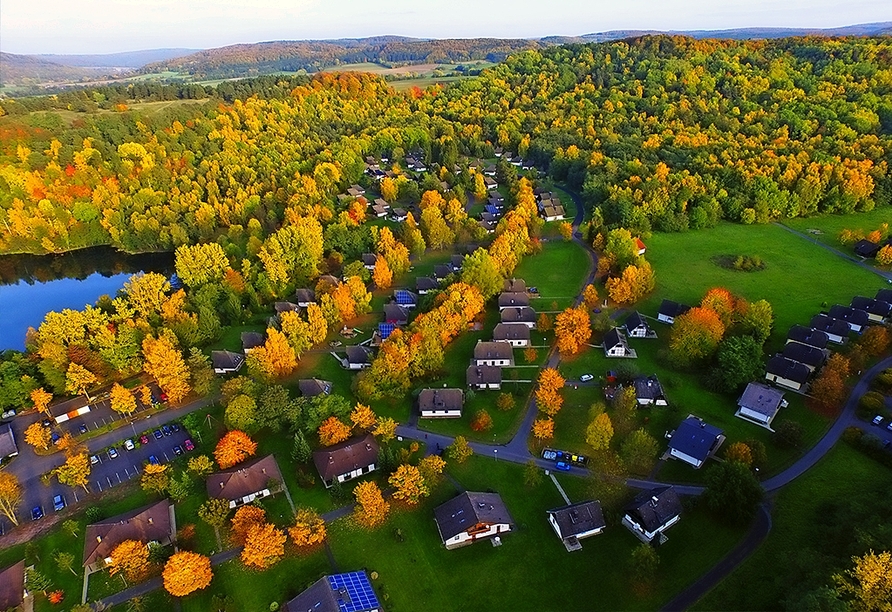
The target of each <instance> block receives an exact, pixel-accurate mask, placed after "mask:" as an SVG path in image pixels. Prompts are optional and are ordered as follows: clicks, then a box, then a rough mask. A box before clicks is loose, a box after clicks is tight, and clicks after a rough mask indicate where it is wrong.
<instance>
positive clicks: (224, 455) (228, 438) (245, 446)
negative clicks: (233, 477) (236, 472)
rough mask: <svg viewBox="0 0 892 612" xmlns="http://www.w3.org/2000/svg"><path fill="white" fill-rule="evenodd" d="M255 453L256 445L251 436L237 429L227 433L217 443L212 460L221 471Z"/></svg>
mask: <svg viewBox="0 0 892 612" xmlns="http://www.w3.org/2000/svg"><path fill="white" fill-rule="evenodd" d="M255 452H257V443H256V442H255V441H254V440H252V439H251V436H249V435H248V434H246V433H245V432H243V431H240V430H238V429H233V430H232V431H230V432H227V433H226V435H225V436H223V437H222V438H220V441H219V442H217V448H215V449H214V459H216V460H217V464H218V465H219V466H220V467H221V468H222V469H224V470H225V469H227V468H231V467H232V466H234V465H236V464H238V463H241V462H242V461H244V460H245V459H247V458H248V457H250V456H252V455H253V454H254V453H255Z"/></svg>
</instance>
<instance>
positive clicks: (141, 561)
mask: <svg viewBox="0 0 892 612" xmlns="http://www.w3.org/2000/svg"><path fill="white" fill-rule="evenodd" d="M109 556H110V557H111V562H110V563H109V568H108V573H109V574H111V575H112V576H114V575H115V574H118V573H121V574H123V575H124V577H125V578H126V579H127V580H129V581H130V582H136V581H138V580H140V579H142V578H143V577H145V575H146V574H147V573H148V572H149V547H148V546H146V545H145V544H143V543H142V542H139V541H137V540H124V541H123V542H121V543H120V544H118V545H117V546H115V548H114V550H112V551H111V555H109Z"/></svg>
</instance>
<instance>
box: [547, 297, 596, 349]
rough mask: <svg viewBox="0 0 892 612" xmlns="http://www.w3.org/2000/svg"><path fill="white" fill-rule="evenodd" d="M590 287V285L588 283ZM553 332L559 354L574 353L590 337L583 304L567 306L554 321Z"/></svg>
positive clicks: (589, 323)
mask: <svg viewBox="0 0 892 612" xmlns="http://www.w3.org/2000/svg"><path fill="white" fill-rule="evenodd" d="M589 287H591V285H589ZM554 333H555V337H556V339H557V347H558V351H560V353H561V355H575V354H576V353H578V352H579V351H581V350H582V347H583V346H585V344H586V342H588V341H589V338H591V337H592V325H591V320H590V319H589V315H588V310H586V308H584V307H583V306H577V307H575V308H567V309H566V310H564V311H563V312H562V313H560V314H558V316H557V317H556V318H555V321H554Z"/></svg>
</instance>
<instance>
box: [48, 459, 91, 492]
mask: <svg viewBox="0 0 892 612" xmlns="http://www.w3.org/2000/svg"><path fill="white" fill-rule="evenodd" d="M66 455H67V456H66V458H65V463H63V464H62V465H60V466H59V467H57V468H56V475H57V476H58V477H59V482H60V483H62V484H64V485H68V486H69V487H83V488H84V491H88V492H89V489H87V484H88V483H89V482H90V458H89V457H88V456H87V453H86V452H85V451H76V450H75V452H70V453H66Z"/></svg>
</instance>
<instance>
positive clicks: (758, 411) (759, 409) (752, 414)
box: [734, 382, 787, 430]
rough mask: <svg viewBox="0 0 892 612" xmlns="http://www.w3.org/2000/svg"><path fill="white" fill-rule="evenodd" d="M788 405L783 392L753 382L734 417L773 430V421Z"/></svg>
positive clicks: (744, 393)
mask: <svg viewBox="0 0 892 612" xmlns="http://www.w3.org/2000/svg"><path fill="white" fill-rule="evenodd" d="M786 405H787V400H785V399H784V394H783V392H781V391H778V390H777V389H775V388H773V387H769V386H767V385H763V384H761V383H757V382H751V383H750V384H748V385H747V386H746V389H744V391H743V395H741V396H740V399H739V400H737V412H736V413H734V416H736V417H740V418H741V419H746V420H747V421H751V422H753V423H755V424H756V425H761V426H762V427H764V428H766V429H769V430H771V421H773V420H774V417H775V416H777V413H778V411H779V410H780V409H781V408H783V407H785V406H786Z"/></svg>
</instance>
